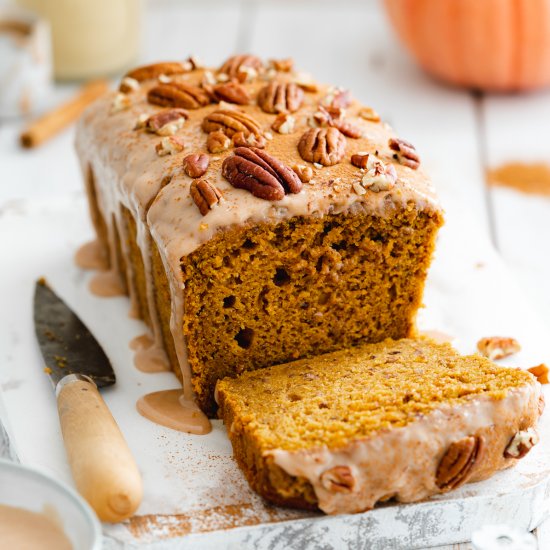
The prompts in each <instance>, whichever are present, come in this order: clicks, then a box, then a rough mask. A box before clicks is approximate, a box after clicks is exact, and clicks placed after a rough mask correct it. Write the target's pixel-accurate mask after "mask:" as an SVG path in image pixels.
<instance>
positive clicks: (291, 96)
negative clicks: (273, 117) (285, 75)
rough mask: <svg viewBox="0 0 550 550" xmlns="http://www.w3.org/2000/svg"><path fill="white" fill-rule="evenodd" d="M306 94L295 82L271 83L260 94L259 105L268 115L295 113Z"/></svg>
mask: <svg viewBox="0 0 550 550" xmlns="http://www.w3.org/2000/svg"><path fill="white" fill-rule="evenodd" d="M303 100H304V92H303V90H302V89H301V88H300V87H298V86H297V85H296V84H295V83H294V82H270V83H269V84H267V85H266V86H264V87H263V88H262V89H261V90H260V91H259V92H258V105H259V106H260V108H261V109H262V111H264V112H266V113H294V112H295V111H297V110H298V109H299V108H300V106H301V105H302V101H303Z"/></svg>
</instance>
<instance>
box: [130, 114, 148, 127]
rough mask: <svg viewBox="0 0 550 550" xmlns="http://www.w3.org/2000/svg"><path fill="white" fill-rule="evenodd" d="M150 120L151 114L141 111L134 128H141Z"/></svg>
mask: <svg viewBox="0 0 550 550" xmlns="http://www.w3.org/2000/svg"><path fill="white" fill-rule="evenodd" d="M148 120H149V115H148V114H147V113H141V115H139V116H138V118H137V120H136V124H135V126H134V130H141V129H142V128H145V127H146V126H147V121H148Z"/></svg>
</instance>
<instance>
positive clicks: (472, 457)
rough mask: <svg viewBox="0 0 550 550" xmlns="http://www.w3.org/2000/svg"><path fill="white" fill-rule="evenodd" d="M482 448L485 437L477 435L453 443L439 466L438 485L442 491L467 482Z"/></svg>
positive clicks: (436, 477) (436, 481) (437, 473)
mask: <svg viewBox="0 0 550 550" xmlns="http://www.w3.org/2000/svg"><path fill="white" fill-rule="evenodd" d="M482 450H483V439H482V438H481V437H477V436H469V437H464V438H463V439H460V440H458V441H455V442H453V443H451V445H450V446H449V448H448V449H447V451H446V452H445V454H444V455H443V458H442V459H441V461H440V463H439V466H438V467H437V472H436V475H435V483H436V485H437V486H438V487H439V488H440V489H441V490H442V491H450V490H451V489H455V488H456V487H459V486H460V485H462V484H464V483H466V482H467V481H468V479H469V478H470V476H471V474H472V473H473V471H474V466H475V463H476V460H477V459H478V458H479V457H480V455H481V452H482Z"/></svg>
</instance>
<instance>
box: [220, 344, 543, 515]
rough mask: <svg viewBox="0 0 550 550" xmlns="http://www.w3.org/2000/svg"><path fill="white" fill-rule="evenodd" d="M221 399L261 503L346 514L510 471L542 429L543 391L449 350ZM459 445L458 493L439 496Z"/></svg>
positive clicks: (367, 361)
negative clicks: (525, 439)
mask: <svg viewBox="0 0 550 550" xmlns="http://www.w3.org/2000/svg"><path fill="white" fill-rule="evenodd" d="M217 399H218V402H219V405H220V416H221V418H223V420H224V422H225V424H226V426H227V427H228V433H229V437H230V439H231V442H232V445H233V448H234V452H235V456H236V458H237V461H238V463H239V465H240V467H241V469H242V470H243V471H244V473H245V475H246V477H247V479H248V481H249V482H250V484H251V486H252V487H253V488H254V489H255V490H256V491H257V492H258V493H260V494H261V495H263V496H264V497H265V498H267V499H269V500H271V501H273V502H275V503H278V504H285V505H289V506H297V507H302V508H317V507H320V508H321V509H322V510H324V511H325V512H328V513H340V512H358V511H363V510H367V509H370V508H372V507H373V506H374V504H375V503H376V502H380V501H384V500H387V499H389V498H395V499H397V500H399V501H402V502H411V501H415V500H420V499H422V498H426V497H427V496H430V495H432V494H436V493H439V492H443V491H445V490H448V489H450V488H454V487H456V486H458V485H461V484H462V483H465V482H467V481H475V480H480V479H484V478H486V477H489V476H490V475H492V474H493V473H494V472H495V471H497V470H499V469H502V468H506V467H509V466H511V465H513V464H514V462H515V461H514V460H512V459H510V458H506V457H505V456H504V452H505V450H506V448H507V446H508V445H509V444H510V441H511V440H512V438H513V437H514V436H515V434H516V433H518V432H521V431H525V430H528V429H529V428H532V427H534V426H535V425H536V422H537V420H538V417H539V408H538V407H539V399H540V385H539V384H538V383H537V382H536V381H535V380H534V378H533V377H532V376H531V375H530V374H529V373H528V372H525V371H520V370H517V369H510V368H504V367H499V366H497V365H495V364H493V363H492V362H490V361H489V360H487V359H485V358H484V357H481V356H478V355H472V356H466V357H463V356H460V355H459V354H458V353H456V352H455V351H454V350H453V349H452V347H451V346H450V345H448V344H435V343H433V342H431V341H428V340H425V339H421V340H411V339H403V340H400V341H392V340H386V341H384V342H381V343H378V344H367V345H362V346H358V347H355V348H350V349H346V350H342V351H337V352H333V353H330V354H326V355H322V356H318V357H314V358H311V359H303V360H299V361H295V362H292V363H288V364H283V365H277V366H273V367H270V368H267V369H263V370H261V371H255V372H247V373H244V374H243V375H241V376H240V377H238V378H235V379H229V378H228V379H225V380H223V381H220V382H219V383H218V386H217ZM468 438H473V439H472V440H469V439H468ZM470 442H475V445H470V446H468V443H470ZM453 444H455V445H454V447H453V451H452V452H455V450H456V449H458V450H457V451H456V452H457V453H458V454H459V457H460V453H466V454H467V453H470V455H471V456H470V455H467V456H462V457H461V460H463V462H464V467H463V468H462V469H461V470H459V471H458V474H457V473H456V472H453V475H454V477H452V478H451V479H452V484H451V485H449V484H445V483H443V482H441V483H440V484H439V485H438V476H439V478H441V479H444V478H445V474H444V473H442V472H440V471H439V470H438V467H440V464H443V465H444V464H445V463H444V462H443V457H444V455H445V453H446V452H447V451H448V450H449V449H450V448H451V446H453ZM449 452H451V451H449ZM466 458H468V460H466ZM453 463H460V460H453ZM466 465H468V468H466Z"/></svg>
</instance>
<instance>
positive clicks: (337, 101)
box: [321, 88, 351, 109]
mask: <svg viewBox="0 0 550 550" xmlns="http://www.w3.org/2000/svg"><path fill="white" fill-rule="evenodd" d="M321 103H322V104H323V105H324V106H325V107H334V108H336V109H345V108H346V107H349V106H350V105H351V95H350V93H349V90H344V89H342V88H330V89H329V91H328V93H327V95H326V96H325V97H324V98H323V99H322V100H321Z"/></svg>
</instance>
